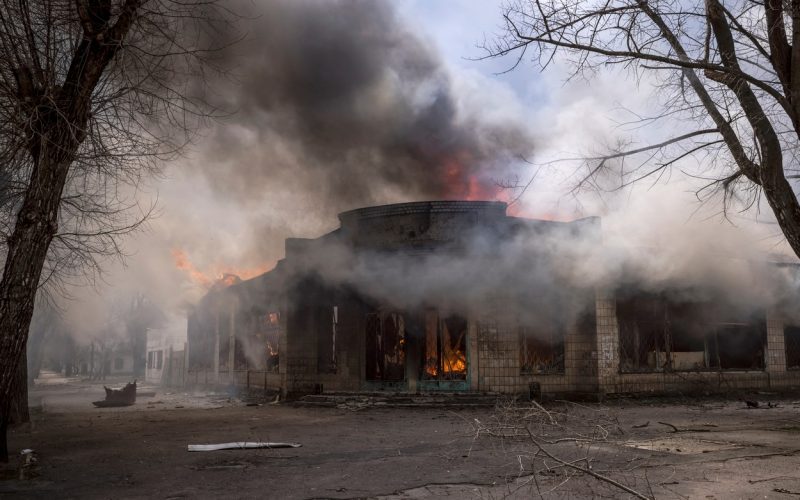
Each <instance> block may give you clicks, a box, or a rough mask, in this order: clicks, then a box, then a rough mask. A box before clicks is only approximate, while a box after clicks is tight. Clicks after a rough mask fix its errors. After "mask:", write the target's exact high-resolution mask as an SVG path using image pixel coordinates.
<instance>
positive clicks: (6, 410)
mask: <svg viewBox="0 0 800 500" xmlns="http://www.w3.org/2000/svg"><path fill="white" fill-rule="evenodd" d="M26 358H27V356H26V355H25V353H24V352H23V354H22V357H21V358H20V360H19V364H18V365H17V372H16V374H15V376H14V381H13V382H12V385H11V391H10V394H9V397H8V399H6V400H4V401H5V403H4V404H3V407H2V408H0V462H8V433H7V430H8V427H9V426H10V425H18V424H24V423H26V422H30V420H31V414H30V411H29V409H28V367H27V359H26Z"/></svg>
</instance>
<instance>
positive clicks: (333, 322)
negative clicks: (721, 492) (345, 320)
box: [317, 306, 339, 373]
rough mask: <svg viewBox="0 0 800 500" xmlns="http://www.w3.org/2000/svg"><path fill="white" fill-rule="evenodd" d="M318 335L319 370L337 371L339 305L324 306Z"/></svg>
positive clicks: (323, 371) (325, 371)
mask: <svg viewBox="0 0 800 500" xmlns="http://www.w3.org/2000/svg"><path fill="white" fill-rule="evenodd" d="M320 312H321V316H322V317H321V318H320V321H319V327H320V328H319V335H318V336H317V370H318V371H319V372H320V373H336V329H337V326H338V323H339V306H332V307H326V308H322V310H321V311H320Z"/></svg>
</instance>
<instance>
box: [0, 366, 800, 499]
mask: <svg viewBox="0 0 800 500" xmlns="http://www.w3.org/2000/svg"><path fill="white" fill-rule="evenodd" d="M120 382H122V381H120ZM109 383H110V382H106V384H109ZM117 385H118V384H117ZM149 391H155V392H156V394H155V396H153V397H145V398H142V397H140V398H139V399H138V400H137V404H136V405H134V406H131V407H125V408H104V409H99V408H94V407H93V406H92V405H91V401H93V400H97V399H101V398H102V396H103V390H102V383H98V382H95V383H89V382H85V381H78V380H76V379H62V380H57V379H51V380H47V381H41V383H38V384H37V385H36V386H35V387H34V388H33V389H32V391H31V405H32V406H33V407H34V409H33V413H32V422H31V424H29V425H24V426H21V427H18V428H16V429H14V430H13V431H12V432H11V435H10V446H11V449H12V450H15V456H14V457H13V458H12V462H11V463H10V464H9V466H8V467H6V468H5V469H4V470H3V475H2V476H0V478H1V479H0V496H3V497H6V496H8V497H14V498H16V497H19V498H43V497H47V498H53V497H57V498H164V499H177V498H220V497H224V498H290V499H291V498H298V499H299V498H389V499H412V498H414V499H417V498H442V497H450V498H487V499H489V498H490V499H494V498H530V497H539V496H542V497H546V498H563V497H565V496H570V497H577V498H597V497H607V498H625V497H626V495H627V496H630V495H629V494H627V493H623V492H621V490H620V489H618V488H617V487H615V486H613V485H611V484H609V483H607V482H604V481H602V480H598V479H596V478H594V477H591V476H589V475H587V474H585V473H579V472H576V471H575V470H574V468H570V467H566V466H563V465H562V464H561V463H559V462H556V461H554V460H551V459H549V458H547V457H545V460H544V461H541V460H540V459H541V458H542V455H541V452H539V453H538V454H537V449H536V447H535V446H534V445H533V444H532V443H531V442H530V441H529V440H527V439H525V437H524V436H520V437H505V438H499V437H497V436H492V435H490V434H487V433H485V432H480V433H479V432H478V430H480V429H481V425H483V424H485V423H486V422H489V421H491V420H492V418H494V415H495V410H493V409H491V408H470V409H463V408H459V409H455V408H454V409H447V408H441V407H436V408H427V409H426V408H381V407H372V408H359V411H352V410H351V409H343V408H336V407H334V408H325V407H323V408H315V407H300V408H298V407H294V406H292V405H290V404H269V401H268V400H266V401H264V402H263V404H254V403H250V405H248V403H247V402H244V401H241V400H238V399H236V398H234V397H232V396H231V395H228V394H209V393H187V392H181V391H177V390H176V391H173V390H169V389H161V388H151V387H140V392H149ZM749 399H757V400H760V401H761V402H762V404H761V405H760V407H759V408H753V409H748V408H747V407H746V405H745V404H744V402H742V401H739V400H738V399H734V398H730V399H708V398H706V399H702V400H691V399H682V400H676V399H670V400H659V399H650V400H625V401H612V402H608V403H606V404H604V405H597V404H575V403H567V402H554V403H550V404H548V405H545V407H546V408H547V409H548V410H549V411H554V412H556V411H557V412H559V413H564V414H566V413H569V414H570V415H571V416H572V418H577V419H580V420H581V421H583V422H585V423H586V424H587V428H591V427H592V425H593V422H595V421H597V422H601V420H600V419H598V418H597V415H599V414H601V413H602V415H603V418H602V424H600V423H598V424H597V425H596V426H597V427H602V429H601V430H602V432H603V433H605V434H604V438H603V439H602V440H600V441H592V442H590V443H588V444H587V443H585V442H580V441H579V440H575V439H569V438H571V437H574V436H573V435H572V434H570V432H569V429H563V432H562V431H558V430H556V431H554V432H552V433H551V435H548V436H547V439H548V443H552V444H547V445H545V449H546V450H547V451H548V452H549V453H551V454H552V455H553V456H554V457H556V458H559V459H560V460H562V461H565V462H569V463H572V464H576V465H577V466H579V467H584V466H589V467H591V470H592V471H594V472H596V473H597V474H599V475H602V476H604V477H609V478H613V479H614V480H616V481H618V482H619V483H621V484H624V485H626V486H628V487H630V488H632V489H633V490H635V491H637V492H640V493H641V494H642V495H643V496H646V497H655V498H708V499H714V498H720V499H721V498H793V497H796V496H798V495H800V471H799V470H798V467H797V455H798V454H800V398H798V399H795V398H791V397H787V396H782V397H779V396H778V395H773V394H763V393H762V394H755V395H751V396H750V397H749ZM767 401H769V402H771V403H772V404H773V405H775V404H777V407H772V408H770V407H768V406H767V405H766V403H767ZM660 422H661V423H660ZM609 423H611V424H609ZM559 432H562V434H563V436H562V435H560V434H559ZM560 436H561V437H560ZM562 439H563V440H562ZM231 441H280V442H296V443H301V444H302V445H303V446H302V447H301V448H290V449H251V450H228V451H215V452H199V453H190V452H188V451H187V445H189V444H210V443H224V442H231ZM23 449H30V450H33V452H32V454H31V453H28V454H19V452H20V450H23ZM535 460H539V462H535ZM534 463H538V465H536V466H535V467H533V470H534V471H535V472H533V473H532V467H531V466H532V464H534Z"/></svg>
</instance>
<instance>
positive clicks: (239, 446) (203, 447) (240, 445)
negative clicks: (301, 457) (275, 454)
mask: <svg viewBox="0 0 800 500" xmlns="http://www.w3.org/2000/svg"><path fill="white" fill-rule="evenodd" d="M301 446H303V445H301V444H299V443H262V442H246V441H238V442H235V443H221V444H190V445H189V451H218V450H248V449H254V448H300V447H301Z"/></svg>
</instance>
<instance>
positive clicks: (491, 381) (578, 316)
mask: <svg viewBox="0 0 800 500" xmlns="http://www.w3.org/2000/svg"><path fill="white" fill-rule="evenodd" d="M506 209H507V207H506V205H505V204H504V203H500V202H472V201H439V202H418V203H404V204H397V205H386V206H379V207H369V208H364V209H358V210H353V211H350V212H344V213H342V214H340V215H339V219H340V223H341V224H340V227H339V228H338V229H337V230H335V231H333V232H331V233H328V234H326V235H324V236H322V237H320V238H316V239H297V238H294V239H289V240H287V241H286V256H285V258H284V259H283V260H282V261H280V262H279V263H278V265H277V266H276V267H275V269H274V270H272V271H270V272H268V273H266V274H264V275H262V276H259V277H257V278H254V279H252V280H247V281H243V282H241V283H238V284H235V285H233V286H230V287H227V288H224V289H218V290H213V291H211V292H210V293H209V294H208V295H207V296H206V297H204V298H203V300H202V301H201V302H200V303H199V304H197V305H196V306H195V308H194V310H193V311H192V312H191V313H190V314H189V319H188V356H187V359H188V367H187V374H186V381H187V383H189V384H198V385H236V386H241V387H249V388H256V389H261V388H263V389H265V390H275V391H280V392H281V393H282V394H284V395H288V396H294V395H301V394H308V393H314V392H323V391H324V392H328V391H399V392H410V393H425V392H457V391H472V392H491V393H506V394H529V395H530V394H532V395H534V396H536V395H539V394H542V395H545V396H546V395H565V396H566V395H569V394H576V393H579V394H584V395H589V394H591V395H597V394H600V395H603V394H611V393H627V392H686V391H699V392H719V391H725V390H728V389H740V388H753V389H755V388H778V387H788V386H792V385H800V384H798V382H800V371H795V369H800V329H798V328H797V327H795V326H793V325H791V324H789V322H788V321H787V320H785V319H784V318H783V317H782V316H781V315H780V314H779V313H777V312H776V311H771V310H753V311H748V312H746V313H745V312H742V310H741V308H739V307H736V306H734V305H733V304H729V303H728V301H726V300H725V299H723V298H716V297H714V296H713V295H709V294H705V295H702V294H700V295H698V294H694V296H702V297H703V298H702V300H701V299H697V298H692V299H687V298H686V296H687V294H682V293H675V292H676V290H660V291H658V292H657V293H654V292H652V291H645V290H644V289H640V288H639V287H637V285H636V284H635V283H625V284H624V286H623V285H615V286H613V287H602V288H599V287H597V286H576V285H575V284H574V280H572V281H571V282H569V280H564V279H563V278H562V277H561V275H559V273H557V272H554V268H556V267H558V266H556V265H555V262H556V260H557V257H558V256H557V254H558V252H559V249H558V248H557V247H554V245H553V244H552V242H553V241H565V240H566V241H569V240H570V238H576V239H579V240H580V241H581V242H582V244H584V245H589V246H591V245H594V244H596V245H600V243H601V241H600V221H599V219H597V218H588V219H581V220H577V221H573V222H552V221H540V220H531V219H524V218H519V217H511V216H509V215H507V213H506ZM509 249H512V250H509ZM512 261H513V262H512ZM510 262H511V264H509V263H510ZM560 265H561V266H562V267H563V264H560Z"/></svg>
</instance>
